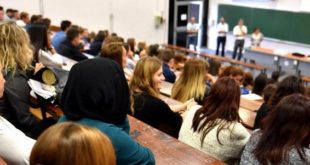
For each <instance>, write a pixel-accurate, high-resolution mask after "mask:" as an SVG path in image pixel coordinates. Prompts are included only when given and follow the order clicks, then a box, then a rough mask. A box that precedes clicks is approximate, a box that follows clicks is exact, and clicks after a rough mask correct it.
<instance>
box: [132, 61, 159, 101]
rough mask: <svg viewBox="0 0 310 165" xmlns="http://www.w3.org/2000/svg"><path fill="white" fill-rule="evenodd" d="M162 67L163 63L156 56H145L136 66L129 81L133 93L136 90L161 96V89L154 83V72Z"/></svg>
mask: <svg viewBox="0 0 310 165" xmlns="http://www.w3.org/2000/svg"><path fill="white" fill-rule="evenodd" d="M160 67H162V63H161V62H160V60H158V59H157V58H156V57H143V58H141V59H140V60H139V61H138V62H137V64H136V67H135V70H134V72H133V76H132V78H131V80H130V82H129V88H130V91H131V94H132V95H133V94H134V93H135V92H139V93H146V94H149V95H151V96H153V97H159V91H158V90H157V89H156V88H155V86H154V84H153V76H154V74H155V73H156V72H157V71H158V70H159V69H160Z"/></svg>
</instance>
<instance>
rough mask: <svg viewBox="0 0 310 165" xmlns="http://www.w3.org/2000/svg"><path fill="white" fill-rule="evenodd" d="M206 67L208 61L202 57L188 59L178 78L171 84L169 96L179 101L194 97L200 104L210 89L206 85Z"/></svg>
mask: <svg viewBox="0 0 310 165" xmlns="http://www.w3.org/2000/svg"><path fill="white" fill-rule="evenodd" d="M208 67H209V66H208V63H207V62H206V61H204V60H202V59H198V58H191V59H189V60H188V61H187V62H186V63H185V66H184V68H183V71H182V73H181V76H180V78H179V79H178V80H177V82H175V84H174V85H173V88H172V91H171V98H173V99H176V100H178V101H181V102H185V101H187V100H189V99H191V98H194V99H195V101H196V102H197V103H199V104H202V102H203V101H204V100H205V98H206V97H207V95H208V93H209V91H210V87H209V86H207V85H206V73H207V69H208Z"/></svg>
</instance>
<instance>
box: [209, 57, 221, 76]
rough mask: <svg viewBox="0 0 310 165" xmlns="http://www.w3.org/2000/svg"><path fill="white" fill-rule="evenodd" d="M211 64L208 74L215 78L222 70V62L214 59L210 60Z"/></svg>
mask: <svg viewBox="0 0 310 165" xmlns="http://www.w3.org/2000/svg"><path fill="white" fill-rule="evenodd" d="M208 63H209V65H210V66H209V70H208V73H210V74H211V75H213V76H217V75H219V71H220V68H221V66H222V64H221V61H219V60H214V59H210V60H209V61H208Z"/></svg>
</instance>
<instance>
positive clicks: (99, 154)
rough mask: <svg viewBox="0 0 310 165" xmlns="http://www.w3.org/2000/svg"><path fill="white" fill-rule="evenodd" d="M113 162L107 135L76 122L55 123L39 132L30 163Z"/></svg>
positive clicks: (81, 164)
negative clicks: (40, 133)
mask: <svg viewBox="0 0 310 165" xmlns="http://www.w3.org/2000/svg"><path fill="white" fill-rule="evenodd" d="M38 164H58V165H66V164H72V165H88V164H94V165H110V164H111V165H115V164H116V159H115V151H114V149H113V146H112V143H111V141H110V139H109V138H108V137H107V136H106V135H104V134H103V133H102V132H101V131H99V130H98V129H96V128H91V127H88V126H84V125H81V124H78V123H72V122H65V123H61V124H56V125H54V126H52V127H50V128H48V129H47V130H46V131H44V132H43V133H42V135H41V136H40V137H39V138H38V140H37V141H36V143H35V145H34V146H33V149H32V152H31V156H30V165H38Z"/></svg>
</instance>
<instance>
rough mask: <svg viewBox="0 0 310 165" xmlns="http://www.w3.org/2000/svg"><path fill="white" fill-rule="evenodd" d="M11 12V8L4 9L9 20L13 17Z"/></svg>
mask: <svg viewBox="0 0 310 165" xmlns="http://www.w3.org/2000/svg"><path fill="white" fill-rule="evenodd" d="M13 10H14V9H11V8H8V9H6V15H7V16H8V17H9V18H12V17H13Z"/></svg>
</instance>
